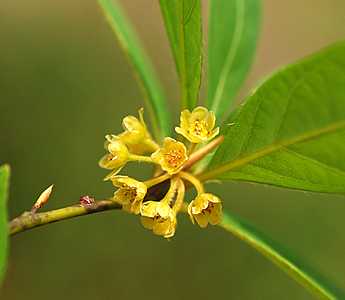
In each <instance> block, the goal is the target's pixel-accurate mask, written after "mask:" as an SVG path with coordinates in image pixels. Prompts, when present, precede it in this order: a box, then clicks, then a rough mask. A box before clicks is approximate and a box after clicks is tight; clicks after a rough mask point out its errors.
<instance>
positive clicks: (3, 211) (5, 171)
mask: <svg viewBox="0 0 345 300" xmlns="http://www.w3.org/2000/svg"><path fill="white" fill-rule="evenodd" d="M9 177H10V167H9V166H8V165H4V166H1V167H0V282H1V280H2V277H3V274H4V271H5V267H6V259H7V250H8V228H7V193H8V181H9Z"/></svg>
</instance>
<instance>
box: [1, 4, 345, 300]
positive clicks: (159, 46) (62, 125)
mask: <svg viewBox="0 0 345 300" xmlns="http://www.w3.org/2000/svg"><path fill="white" fill-rule="evenodd" d="M122 2H123V4H124V6H125V8H126V10H127V12H128V14H129V15H130V16H131V18H132V20H133V22H134V24H135V26H136V28H137V29H138V31H139V34H140V36H141V38H142V40H143V42H144V44H145V45H146V47H147V48H148V51H149V53H150V55H151V57H153V58H154V65H155V66H156V67H157V70H158V73H159V76H160V78H161V79H162V82H163V85H164V87H165V89H166V94H167V97H168V99H169V101H170V104H169V105H170V109H171V110H172V113H173V115H172V121H173V125H174V126H176V125H178V114H179V112H178V105H175V104H174V102H176V101H178V95H179V92H178V82H177V77H176V75H175V71H174V68H173V64H172V58H171V54H170V50H169V46H168V43H167V39H166V37H165V30H164V28H163V23H162V19H161V16H160V11H159V7H158V4H157V2H158V1H140V0H126V1H125V0H123V1H122ZM205 10H206V7H205ZM344 15H345V2H344V1H343V0H329V1H325V0H299V1H297V0H291V1H276V0H266V1H264V15H263V26H262V35H261V41H260V45H259V51H258V55H257V57H256V63H255V67H254V69H253V72H252V73H251V76H250V78H249V81H248V82H247V83H246V85H245V88H244V90H243V91H242V95H245V94H246V92H248V91H249V89H250V88H251V87H253V86H255V85H257V84H258V83H259V82H260V81H261V80H262V79H264V78H266V77H267V76H268V75H269V74H271V73H272V72H274V71H275V70H277V69H278V68H279V67H280V66H283V65H284V64H287V63H290V62H293V61H295V60H297V59H300V58H303V57H304V56H306V55H309V54H311V53H313V52H315V51H317V50H319V49H321V48H323V47H325V46H327V45H329V44H331V43H333V42H335V41H337V40H341V39H344V38H345V26H344V24H345V23H344ZM142 105H143V100H142V98H141V95H140V91H139V89H138V87H137V84H136V82H135V80H134V77H133V74H132V72H131V69H130V66H129V64H128V63H127V61H126V59H125V57H124V55H123V54H122V52H121V49H120V48H119V46H118V44H117V42H116V40H115V39H114V37H113V36H112V33H111V31H110V29H109V27H108V25H107V23H106V22H105V21H104V18H103V15H102V13H101V12H100V10H99V8H98V6H97V4H96V2H95V1H92V0H84V1H81V0H74V1H65V0H60V1H53V0H29V1H28V0H26V1H24V0H11V1H10V0H3V1H0V130H1V131H0V164H3V163H9V164H10V165H11V167H12V171H13V174H12V182H11V195H10V203H9V211H10V217H11V218H14V217H16V216H18V215H20V214H21V213H22V212H23V211H24V210H29V209H30V208H31V206H32V205H33V203H34V202H35V199H36V198H37V197H38V196H39V194H40V193H41V192H42V191H43V190H44V189H45V188H46V187H48V186H49V185H50V184H52V183H54V184H55V186H54V191H53V194H52V196H51V198H50V199H49V201H48V202H47V204H46V205H45V207H44V209H43V210H51V209H55V208H59V207H64V206H68V205H72V204H76V203H77V202H78V199H79V197H80V196H81V195H83V194H89V195H91V196H93V197H95V198H97V199H101V198H103V197H109V196H110V195H112V193H113V192H114V188H113V187H112V185H111V183H109V182H102V179H103V177H104V176H105V175H106V174H107V172H106V171H105V170H102V169H100V168H99V167H98V166H97V161H98V159H99V158H100V157H101V156H102V155H103V154H104V150H103V148H102V145H103V141H104V135H105V134H108V133H115V134H116V133H119V132H121V130H122V128H121V121H122V118H123V117H125V116H126V115H129V114H133V115H137V111H138V109H139V108H140V107H141V106H142ZM146 116H147V115H146ZM146 167H147V166H145V165H144V164H141V165H140V171H138V170H137V169H135V168H134V165H133V164H129V165H128V166H126V168H125V169H124V173H126V174H132V175H133V176H134V177H136V178H138V179H145V178H147V177H148V176H149V174H150V170H149V168H146ZM207 189H208V191H209V192H212V193H216V194H217V195H218V196H219V197H220V198H221V199H222V201H223V205H224V207H225V208H227V209H229V210H231V211H233V212H236V213H238V214H240V215H242V216H245V217H246V218H248V219H250V220H252V221H254V222H256V223H258V224H259V225H260V226H262V227H263V228H265V229H267V230H268V231H270V232H272V233H273V234H274V235H276V236H277V237H279V238H280V239H281V240H282V241H284V242H285V243H286V244H288V245H289V246H291V247H292V248H294V249H296V250H298V251H300V252H302V253H304V254H305V255H307V256H309V257H310V258H311V259H312V260H313V261H315V262H316V263H317V264H319V265H320V266H321V267H322V268H324V269H325V270H326V271H327V272H328V273H330V274H332V276H334V277H336V278H337V279H338V281H339V282H340V283H341V284H342V285H343V286H345V258H344V246H345V232H344V226H345V220H344V213H345V197H344V196H329V195H317V194H312V193H303V192H297V191H289V190H283V189H278V188H272V187H264V186H259V185H253V184H247V183H230V182H229V183H223V184H221V185H220V184H211V185H209V186H208V188H207ZM192 196H193V194H191V195H190V197H192ZM43 210H42V211H43ZM10 241H11V248H10V257H9V264H8V269H7V274H6V276H5V280H4V283H3V287H2V289H1V291H0V298H1V299H6V300H17V299H27V300H31V299H44V298H45V299H51V300H55V299H66V300H67V299H241V300H242V299H244V300H245V299H314V297H313V296H311V295H310V294H309V293H308V292H306V291H305V290H304V289H303V288H302V287H300V286H299V285H298V284H297V283H295V282H294V281H293V280H292V279H290V277H288V276H287V275H285V273H283V272H282V271H281V270H280V269H278V268H277V267H276V266H275V265H273V264H272V263H271V262H270V261H268V260H267V259H266V258H264V257H263V256H262V255H261V254H259V253H257V252H256V251H255V250H253V249H251V248H250V247H249V246H248V245H246V244H245V243H243V242H242V241H240V240H239V239H237V238H236V237H234V236H232V235H231V234H229V233H228V232H226V231H224V230H223V229H221V228H218V227H211V226H209V227H208V228H206V229H205V230H201V229H200V228H198V227H197V226H192V225H191V224H190V221H189V220H188V217H187V216H186V215H184V214H181V215H179V228H178V231H177V233H176V235H175V237H173V238H172V239H171V242H170V243H168V242H166V241H165V240H164V239H163V238H162V237H158V236H154V235H153V234H152V232H150V231H149V230H147V229H144V228H143V227H142V225H141V223H140V220H139V218H138V216H134V215H129V214H126V213H124V212H121V211H111V212H105V213H101V214H95V215H90V216H86V217H81V218H76V219H72V220H67V221H64V222H60V223H56V224H52V225H48V226H44V227H41V228H37V229H34V230H31V231H28V232H24V233H21V234H18V235H16V236H13V237H12V238H11V240H10Z"/></svg>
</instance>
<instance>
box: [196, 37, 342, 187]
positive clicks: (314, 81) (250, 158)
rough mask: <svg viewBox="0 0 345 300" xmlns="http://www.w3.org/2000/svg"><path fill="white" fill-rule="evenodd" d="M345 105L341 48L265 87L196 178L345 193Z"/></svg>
mask: <svg viewBox="0 0 345 300" xmlns="http://www.w3.org/2000/svg"><path fill="white" fill-rule="evenodd" d="M344 99H345V42H342V43H338V44H336V45H333V46H331V47H329V48H327V49H325V50H323V51H321V52H319V53H317V54H315V55H313V56H310V57H309V58H307V59H304V60H302V61H300V62H297V63H295V64H293V65H291V66H288V67H286V68H284V69H282V70H281V71H279V72H278V73H276V74H275V75H273V76H272V77H271V78H270V79H268V80H267V81H266V82H265V83H264V84H263V85H262V86H261V87H260V88H259V89H258V90H257V92H256V93H255V94H254V95H253V96H252V97H251V98H250V99H249V100H248V101H247V102H246V104H245V105H244V107H243V109H242V110H241V112H240V115H239V117H238V119H237V121H236V123H235V125H234V126H233V127H232V128H231V130H230V132H229V133H228V135H227V137H226V138H225V139H224V141H223V143H222V144H221V145H220V147H219V148H218V150H217V152H216V154H215V155H214V157H213V159H212V160H211V162H210V165H209V166H208V171H207V172H206V173H205V174H203V175H201V176H199V178H200V179H201V180H203V181H204V180H209V179H212V178H216V179H229V180H245V181H251V182H259V183H264V184H272V185H276V186H281V187H286V188H292V189H301V190H308V191H314V192H326V193H345V113H344V111H345V100H344Z"/></svg>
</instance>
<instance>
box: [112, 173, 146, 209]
mask: <svg viewBox="0 0 345 300" xmlns="http://www.w3.org/2000/svg"><path fill="white" fill-rule="evenodd" d="M111 181H112V182H113V184H114V185H115V186H117V187H119V189H118V190H117V191H116V192H115V194H114V198H115V200H116V201H117V202H119V203H120V204H122V209H123V210H124V211H126V212H129V213H132V212H133V213H135V214H138V213H139V212H140V207H141V203H142V201H143V199H144V197H145V195H146V192H147V187H146V185H145V184H144V183H142V182H140V181H137V180H135V179H132V178H129V177H128V176H120V175H118V176H114V177H112V178H111Z"/></svg>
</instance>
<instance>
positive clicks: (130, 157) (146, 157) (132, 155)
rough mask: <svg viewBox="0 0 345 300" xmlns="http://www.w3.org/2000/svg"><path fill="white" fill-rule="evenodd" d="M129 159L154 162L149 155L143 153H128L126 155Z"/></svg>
mask: <svg viewBox="0 0 345 300" xmlns="http://www.w3.org/2000/svg"><path fill="white" fill-rule="evenodd" d="M128 159H129V160H131V161H141V162H149V163H155V162H154V161H153V160H152V158H151V157H149V156H143V155H135V154H130V155H129V157H128Z"/></svg>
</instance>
